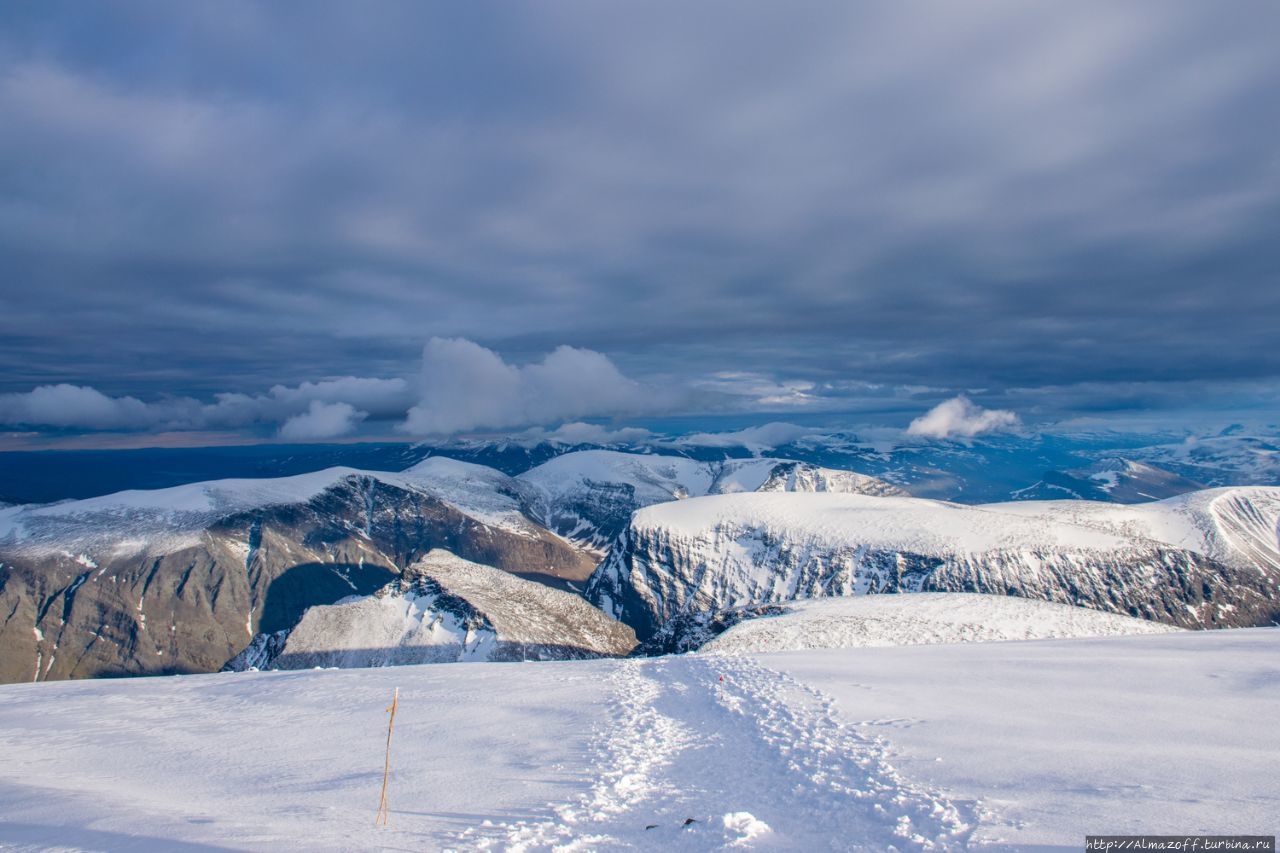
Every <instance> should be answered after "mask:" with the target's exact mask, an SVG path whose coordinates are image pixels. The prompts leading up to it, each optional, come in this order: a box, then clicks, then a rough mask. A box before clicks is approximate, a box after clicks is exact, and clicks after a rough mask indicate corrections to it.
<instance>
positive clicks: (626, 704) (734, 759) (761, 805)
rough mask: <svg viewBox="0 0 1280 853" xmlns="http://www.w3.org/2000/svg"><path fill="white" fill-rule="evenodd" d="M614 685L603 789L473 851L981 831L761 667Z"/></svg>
mask: <svg viewBox="0 0 1280 853" xmlns="http://www.w3.org/2000/svg"><path fill="white" fill-rule="evenodd" d="M612 682H613V683H612V685H611V694H612V699H611V704H612V707H611V714H610V716H611V721H610V723H609V725H608V726H607V727H604V728H602V730H600V731H598V732H597V733H596V737H595V746H594V757H593V765H594V767H595V770H596V782H595V784H594V785H592V787H591V788H590V790H589V791H587V792H586V793H585V794H582V795H580V796H579V797H577V798H575V799H573V800H571V801H570V802H566V803H560V804H553V805H551V806H549V807H548V812H547V816H546V817H545V818H544V819H542V820H540V821H521V822H515V823H510V824H502V825H494V826H488V827H481V828H477V829H474V830H468V831H467V832H466V833H464V834H463V835H462V836H461V837H460V838H459V839H458V840H459V842H460V843H461V844H462V845H464V846H468V847H471V848H474V849H486V850H509V851H522V852H523V851H530V853H532V851H565V853H569V851H588V850H626V849H641V850H645V849H664V850H689V851H694V850H698V851H701V850H735V849H757V850H801V849H803V850H824V849H827V850H877V851H887V850H897V851H948V850H961V849H963V848H964V846H965V841H966V839H967V838H968V835H969V833H970V832H971V831H972V828H973V825H974V823H975V819H974V816H973V807H972V804H956V803H952V802H950V801H949V800H947V799H946V798H944V797H942V796H941V795H940V794H938V793H936V792H932V791H929V790H927V789H926V788H923V787H920V786H916V785H913V784H911V783H909V782H907V781H906V780H904V779H903V778H902V777H901V776H900V775H899V774H898V773H897V772H896V771H895V770H894V769H893V768H892V766H891V765H890V764H889V763H888V762H887V760H886V747H885V745H884V744H883V743H881V742H879V741H876V740H869V739H867V738H866V737H863V736H861V735H859V734H858V733H857V732H856V731H855V730H854V729H853V728H852V727H850V726H847V725H845V724H843V723H841V722H840V721H839V719H838V717H837V715H836V713H835V709H834V708H833V707H832V700H831V699H829V698H828V697H826V696H825V695H824V694H822V693H821V692H819V691H816V690H814V689H812V688H810V687H807V686H805V685H802V684H800V683H799V682H797V681H795V680H794V679H792V678H790V677H789V676H786V675H783V674H782V673H779V672H775V671H773V670H770V669H768V668H766V667H763V666H761V665H760V664H758V663H756V662H755V661H752V660H750V659H748V658H744V657H739V656H728V655H725V656H711V655H697V656H694V655H687V656H682V657H671V658H659V659H651V660H628V661H622V662H620V663H619V665H618V668H617V669H616V670H615V672H614V673H613V675H612ZM691 818H692V821H690V819H691Z"/></svg>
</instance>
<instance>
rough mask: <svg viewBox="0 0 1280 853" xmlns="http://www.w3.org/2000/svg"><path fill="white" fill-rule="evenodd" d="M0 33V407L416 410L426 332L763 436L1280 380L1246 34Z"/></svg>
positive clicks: (1100, 29)
mask: <svg viewBox="0 0 1280 853" xmlns="http://www.w3.org/2000/svg"><path fill="white" fill-rule="evenodd" d="M0 16H3V19H4V20H3V26H0V115H2V116H3V117H4V129H3V131H2V132H0V295H2V296H3V301H4V310H3V312H2V313H0V392H6V393H9V394H14V395H24V394H29V393H30V392H31V391H32V389H34V388H35V387H37V386H48V387H53V388H57V387H59V386H62V385H65V386H68V387H73V388H82V389H83V388H86V387H87V388H89V389H90V390H93V391H95V392H102V393H105V394H106V395H108V397H109V398H110V399H111V400H116V401H120V400H122V399H124V398H128V397H135V398H137V401H141V402H142V403H143V404H145V405H147V406H153V407H154V406H156V405H159V404H160V403H161V402H162V400H161V398H162V397H164V396H165V395H168V397H169V398H170V399H183V400H190V401H191V402H190V403H189V404H188V403H184V404H183V405H184V406H188V409H189V408H190V406H197V407H210V406H217V405H219V402H218V401H219V400H220V399H221V398H216V397H214V395H215V394H216V393H219V392H224V393H229V392H239V393H241V394H244V395H247V396H248V397H250V398H260V397H261V398H270V394H271V392H270V391H269V390H268V389H271V388H272V387H273V386H276V385H280V386H282V387H289V388H298V387H301V386H302V385H303V383H305V382H309V381H311V382H314V381H317V380H321V379H325V378H329V379H335V378H341V377H353V376H354V377H381V378H384V379H388V380H400V381H402V382H404V383H406V385H405V387H406V388H410V387H411V386H412V387H416V384H415V383H417V382H418V381H419V379H418V377H419V374H420V368H421V359H420V355H421V352H422V347H423V345H424V342H426V341H427V340H429V339H430V338H432V337H435V336H439V337H442V338H455V337H462V338H467V339H469V340H472V341H476V342H478V343H479V344H482V345H484V346H487V347H491V348H493V349H495V350H497V352H498V353H499V354H500V355H501V356H502V357H503V358H504V359H506V362H507V363H506V364H505V366H506V367H508V368H511V369H520V368H522V366H524V367H527V366H531V365H536V364H538V363H539V360H540V359H543V358H544V357H545V355H546V354H547V353H550V352H553V351H554V350H556V348H557V347H559V346H562V345H568V346H571V347H577V348H585V349H589V350H595V351H598V352H600V353H604V354H605V355H607V356H608V357H609V358H610V359H611V362H610V368H611V369H615V370H617V369H619V368H620V370H621V374H625V375H626V376H629V377H633V378H636V379H640V380H646V381H648V382H650V383H654V384H656V383H658V382H670V383H674V384H677V385H688V384H690V383H693V384H694V385H695V386H697V387H702V388H707V387H711V386H714V387H715V388H716V389H717V393H721V394H723V395H727V397H725V398H722V397H714V396H713V398H712V404H713V405H721V404H724V402H723V400H724V399H732V398H733V396H734V395H735V394H736V395H737V396H738V397H739V398H740V399H742V400H745V401H747V402H746V403H745V404H746V405H758V406H761V407H766V408H767V407H769V406H779V407H804V406H822V405H839V404H840V403H841V402H842V401H844V402H852V401H856V400H857V399H859V398H861V397H863V396H868V395H869V396H870V397H873V398H874V397H876V396H877V395H880V396H883V397H885V398H897V399H911V398H912V395H911V394H910V392H905V391H901V390H895V389H902V388H904V387H907V386H915V385H928V386H932V387H934V388H938V389H941V390H939V391H938V393H936V394H933V395H932V396H929V397H928V405H924V406H923V408H928V406H929V405H932V404H934V403H936V402H938V401H940V400H942V399H946V398H948V397H951V396H954V393H955V392H958V391H963V390H966V389H974V388H979V389H987V390H988V392H989V393H991V394H994V395H997V396H998V395H1000V394H1003V393H1005V392H1006V391H1008V392H1010V393H1013V391H1014V389H1020V388H1021V389H1026V388H1035V387H1054V388H1059V389H1064V388H1070V387H1076V388H1079V389H1086V390H1087V389H1099V388H1103V387H1107V386H1109V385H1110V384H1117V385H1121V384H1126V385H1134V387H1138V386H1142V387H1145V386H1144V385H1143V383H1151V382H1169V383H1186V382H1222V381H1226V380H1247V381H1248V382H1251V383H1260V384H1261V387H1267V383H1272V384H1274V383H1275V382H1276V380H1277V377H1278V376H1280V347H1278V346H1276V343H1277V340H1276V334H1275V332H1274V322H1273V319H1272V318H1274V317H1276V316H1280V295H1278V294H1280V287H1277V286H1276V284H1277V282H1276V274H1277V269H1278V267H1280V249H1277V247H1276V245H1275V243H1274V239H1273V236H1272V235H1273V234H1274V233H1275V230H1276V226H1277V225H1278V224H1280V159H1278V158H1277V155H1276V152H1277V151H1280V112H1278V111H1277V110H1275V109H1274V103H1273V102H1274V93H1275V91H1276V90H1277V84H1280V54H1277V52H1276V51H1275V49H1274V45H1275V41H1276V36H1277V34H1280V11H1278V10H1277V7H1276V6H1275V5H1274V4H1273V3H1270V2H1258V3H1249V2H1239V3H1228V4H1225V5H1214V6H1209V5H1205V4H1196V3H1190V2H1187V3H1172V4H1162V5H1161V7H1160V9H1159V10H1158V14H1157V12H1156V10H1153V9H1152V8H1150V7H1145V6H1137V5H1131V4H1116V3H1055V4H1034V5H1028V4H1022V3H995V2H991V3H970V4H963V5H956V4H943V3H937V4H931V5H921V4H900V3H889V2H883V3H859V4H842V3H815V4H802V5H800V6H794V5H792V6H787V7H785V8H784V7H782V6H778V5H772V4H769V5H759V6H754V7H752V6H747V7H744V6H743V5H742V4H737V3H734V4H728V3H724V4H718V3H711V4H698V5H696V6H689V5H688V4H648V3H646V4H640V3H636V4H595V3H580V4H575V3H569V4H556V5H554V6H550V7H548V6H545V5H539V6H535V5H534V4H511V3H468V4H426V3H372V4H360V5H353V4H336V3H334V4H322V3H309V4H305V6H303V5H290V4H265V3H237V2H220V3H193V4H165V3H156V4H151V3H141V2H139V3H121V4H94V5H92V6H88V7H86V6H84V5H83V4H58V3H26V4H23V3H14V4H8V5H6V7H5V8H4V9H3V11H0ZM615 365H616V367H615ZM504 375H505V374H504ZM726 376H727V377H728V378H725V377H726ZM735 376H737V378H734V377H735ZM717 377H719V378H717ZM743 377H746V378H745V379H744V378H743ZM628 381H629V380H628ZM859 382H862V383H870V384H871V385H874V386H877V387H878V388H881V390H879V391H876V392H874V393H873V392H869V391H867V389H866V388H865V387H862V386H858V385H857V383H859ZM699 383H701V384H700V385H699ZM850 383H853V384H850ZM1179 387H1181V386H1179ZM1018 393H1022V392H1018ZM60 394H61V395H62V396H58V395H54V396H53V397H52V398H51V399H52V400H53V402H54V403H65V404H68V405H71V404H74V403H76V402H77V401H78V402H79V403H80V404H83V405H85V406H86V407H87V408H86V411H97V412H98V417H100V419H103V420H102V422H103V423H108V422H110V423H115V424H117V425H120V426H121V427H122V428H123V426H124V425H127V424H136V423H138V422H139V418H140V417H141V416H140V415H138V414H137V412H136V411H134V410H132V409H130V408H129V406H130V405H131V404H127V403H121V404H120V405H122V406H124V407H125V408H124V409H121V408H120V407H119V406H114V407H113V406H111V405H107V406H106V407H104V406H103V405H102V403H101V401H99V400H95V399H90V397H87V396H85V395H84V394H83V393H81V392H69V391H65V390H64V391H62V392H60ZM77 395H79V396H77ZM622 396H623V397H627V395H626V394H622ZM1123 396H1124V395H1115V394H1112V395H1107V394H1101V395H1100V396H1099V397H1098V398H1097V399H1098V400H1118V399H1122V398H1123ZM1087 397H1088V395H1087V394H1086V393H1084V391H1082V392H1081V393H1080V394H1076V395H1071V394H1065V396H1064V399H1070V400H1071V401H1072V402H1073V403H1075V402H1081V403H1087V399H1086V398H1087ZM597 398H598V395H597V396H596V397H593V398H592V399H597ZM9 399H10V400H11V401H16V400H20V399H24V398H21V397H10V398H9ZM716 401H719V402H716ZM418 402H419V401H418V399H417V398H416V397H415V396H414V393H413V392H411V391H409V392H405V395H403V397H402V398H401V399H398V400H397V402H396V403H395V405H392V406H389V407H388V408H389V409H397V408H398V416H400V417H404V416H406V415H407V411H408V409H409V408H411V407H412V406H414V405H417V404H418ZM627 402H629V399H627V400H621V401H619V402H618V405H619V406H621V405H623V404H624V403H627ZM986 402H987V403H989V404H990V403H998V402H1005V401H1003V400H1000V399H995V398H991V399H987V400H986ZM90 403H92V404H93V405H89V404H90ZM313 403H314V407H313ZM12 405H14V406H16V405H17V403H16V402H15V403H12ZM340 405H343V406H347V407H348V408H338V406H340ZM566 405H568V404H567V402H566ZM94 406H97V409H94ZM291 406H292V407H291V408H289V407H286V408H280V407H277V408H275V409H272V410H271V417H272V418H277V419H286V418H287V419H295V420H290V421H289V422H290V423H293V424H294V426H293V427H292V428H291V430H293V431H295V432H296V433H297V434H298V435H303V434H316V435H320V434H326V433H327V434H336V433H335V432H334V431H336V430H347V429H350V428H353V427H354V425H355V424H357V423H358V422H359V421H360V420H361V413H366V414H368V416H369V417H373V418H375V419H376V418H380V417H384V418H387V419H393V418H394V417H396V416H397V415H394V414H390V413H384V414H379V413H378V412H373V411H371V410H370V409H369V408H367V407H366V406H364V405H362V403H361V401H359V400H356V399H340V398H332V399H319V398H315V399H306V400H299V401H295V403H292V404H291ZM55 408H56V407H55ZM464 408H465V407H464ZM526 408H527V407H526ZM569 408H572V407H571V406H570V407H569ZM471 410H473V411H478V409H475V408H474V407H472V409H471ZM152 411H153V412H154V411H155V410H154V409H152ZM184 411H186V410H184ZM191 411H194V410H191ZM201 411H204V409H201ZM591 411H597V409H591ZM508 414H510V413H508ZM179 415H181V417H186V418H187V419H188V420H189V421H190V422H191V423H193V424H196V423H206V422H207V421H208V416H207V413H206V414H205V415H200V416H195V415H191V414H190V413H189V412H188V413H187V414H185V415H182V414H181V413H179ZM179 415H173V416H172V417H168V418H166V419H164V420H163V423H164V424H170V425H171V424H173V423H177V422H179V421H180V416H179ZM510 417H514V415H510ZM510 417H508V418H507V420H510ZM525 417H526V418H528V417H532V414H528V415H526V416H525ZM112 418H114V419H115V420H112ZM130 418H132V420H130ZM296 419H301V420H296ZM143 420H145V418H144V419H143ZM427 421H430V422H432V423H438V422H437V421H431V418H430V417H428V418H427Z"/></svg>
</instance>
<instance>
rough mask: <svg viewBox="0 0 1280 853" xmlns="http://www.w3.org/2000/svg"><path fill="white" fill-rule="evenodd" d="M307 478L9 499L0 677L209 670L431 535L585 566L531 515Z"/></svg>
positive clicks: (475, 549) (578, 575)
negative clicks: (299, 482)
mask: <svg viewBox="0 0 1280 853" xmlns="http://www.w3.org/2000/svg"><path fill="white" fill-rule="evenodd" d="M322 473H323V472H322ZM315 479H316V478H315V477H312V478H311V481H309V482H308V483H306V484H303V485H305V486H306V488H302V489H301V490H300V491H298V490H295V491H290V490H287V489H286V490H284V492H283V493H281V494H267V495H266V497H265V499H267V500H269V501H279V500H283V501H284V502H272V503H269V504H268V505H265V506H253V505H252V504H253V503H255V502H256V501H258V500H261V499H263V497H262V496H261V495H259V494H257V493H255V494H254V495H250V496H249V497H248V498H245V493H244V491H243V489H240V488H239V487H238V486H237V487H236V488H231V487H217V486H218V484H212V485H209V484H205V485H203V486H201V487H200V488H201V489H203V490H204V491H199V490H196V489H195V487H181V488H180V489H175V490H164V492H155V493H123V495H124V496H123V497H120V496H113V498H112V499H95V500H93V501H82V502H73V503H70V504H62V505H55V506H52V507H43V508H16V509H12V508H11V509H10V510H7V511H6V512H7V513H9V516H8V518H6V519H5V521H7V522H8V527H7V533H4V534H0V648H2V649H3V650H4V651H3V654H2V655H0V681H6V682H11V681H31V680H47V679H59V678H89V677H97V676H111V675H145V674H160V673H176V672H210V671H216V670H217V669H218V668H219V667H221V666H222V665H223V664H224V663H225V662H226V661H227V660H228V659H229V658H231V657H232V656H234V655H236V654H237V653H238V652H240V651H241V650H243V649H244V648H245V647H246V646H247V645H248V644H249V642H250V641H251V640H252V639H253V637H254V636H255V635H257V634H258V633H268V634H269V633H273V632H275V631H279V630H283V629H287V628H291V627H293V625H294V624H296V623H297V621H298V619H299V618H301V616H302V613H303V612H304V611H305V610H306V608H307V607H310V606H312V605H316V604H329V603H332V602H334V601H337V600H339V599H341V598H343V597H344V596H348V595H353V594H355V595H367V594H370V593H372V592H374V591H376V590H378V589H380V588H382V587H383V586H385V585H386V584H387V583H388V582H389V581H391V580H393V579H395V578H396V577H397V576H398V575H399V572H400V570H401V569H402V568H403V567H404V566H407V565H409V564H411V563H413V562H414V561H416V560H418V559H419V558H420V557H422V556H423V555H425V554H426V553H428V552H429V551H430V550H431V549H432V548H436V547H443V548H448V549H450V550H451V551H454V552H455V553H458V554H460V555H462V556H464V557H466V558H468V559H472V560H476V561H478V562H483V563H486V564H489V565H492V566H496V567H498V568H500V569H503V570H506V571H510V572H513V573H517V574H520V575H523V576H525V577H528V578H531V579H535V580H539V581H543V582H546V583H549V584H555V585H564V584H566V583H569V582H572V581H581V580H583V579H585V578H586V577H587V575H588V574H589V573H590V572H591V569H592V568H593V566H594V560H593V559H592V557H591V556H590V555H587V554H585V553H583V552H582V551H581V550H579V549H577V548H575V547H573V546H572V545H571V544H570V543H567V542H565V541H564V540H563V539H560V538H559V537H556V536H554V535H552V534H550V533H549V532H547V531H545V530H543V529H541V528H540V527H538V526H537V525H536V524H534V523H532V522H531V521H528V520H524V521H523V523H521V524H518V525H514V524H511V523H500V522H501V520H494V519H485V518H478V517H476V516H475V515H472V514H468V513H466V512H463V511H462V510H460V509H459V508H457V507H455V506H453V505H451V504H449V503H446V502H444V501H442V500H440V499H439V498H437V497H434V496H432V495H431V494H428V493H426V492H425V491H423V490H421V489H419V488H416V487H415V486H414V485H413V484H412V483H409V482H403V481H401V482H386V481H384V480H382V479H380V478H379V477H376V476H374V475H370V474H365V473H359V472H351V473H344V472H341V471H339V472H336V473H331V476H329V477H328V478H327V480H323V479H322V481H321V482H319V483H317V482H315ZM244 482H252V481H244ZM274 482H278V481H264V483H274ZM295 485H296V484H295ZM215 487H217V488H215ZM255 488H259V489H261V488H265V486H256V485H255ZM220 489H221V490H220ZM197 492H198V493H197ZM112 500H114V503H113V502H112ZM246 504H248V506H246ZM508 521H509V520H508Z"/></svg>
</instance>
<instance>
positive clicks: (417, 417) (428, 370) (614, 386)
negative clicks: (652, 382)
mask: <svg viewBox="0 0 1280 853" xmlns="http://www.w3.org/2000/svg"><path fill="white" fill-rule="evenodd" d="M420 390H421V398H420V400H419V402H418V404H417V405H416V406H414V407H413V408H411V409H410V410H409V414H408V417H407V418H406V420H405V422H404V424H403V425H402V426H401V429H402V430H403V431H404V432H407V433H410V434H411V435H448V434H452V433H457V432H463V431H465V430H471V429H498V428H502V427H514V426H525V425H538V424H550V423H555V422H557V421H564V420H572V419H575V418H584V417H593V416H604V415H621V414H634V413H637V412H642V411H648V410H652V409H653V408H654V407H655V400H654V397H653V394H652V392H649V391H647V390H646V389H645V388H644V387H643V386H641V385H640V384H639V383H637V382H634V381H633V380H631V379H628V378H627V377H626V376H623V375H622V373H621V372H620V371H619V370H618V368H617V367H615V366H614V364H613V362H611V361H610V360H609V359H608V358H607V357H606V356H604V355H603V354H601V353H598V352H595V351H593V350H587V349H575V348H574V347H568V346H562V347H558V348H556V349H555V350H554V351H552V352H551V353H549V354H548V355H547V356H546V357H545V358H543V360H542V361H540V362H536V363H534V364H528V365H524V366H516V365H511V364H507V363H506V362H505V361H503V360H502V357H501V356H499V355H498V354H497V353H495V352H494V351H493V350H489V349H485V348H484V347H482V346H480V345H479V344H476V343H474V342H472V341H469V340H466V339H464V338H432V339H431V340H430V341H428V342H427V345H426V347H425V348H424V349H423V353H422V377H421V386H420Z"/></svg>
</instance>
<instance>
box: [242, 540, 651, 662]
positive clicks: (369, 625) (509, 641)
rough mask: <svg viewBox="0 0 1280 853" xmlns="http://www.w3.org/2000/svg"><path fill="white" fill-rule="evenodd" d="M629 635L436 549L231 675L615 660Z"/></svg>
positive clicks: (322, 612)
mask: <svg viewBox="0 0 1280 853" xmlns="http://www.w3.org/2000/svg"><path fill="white" fill-rule="evenodd" d="M635 644H636V638H635V632H634V631H632V630H631V629H630V628H628V627H626V626H625V625H623V624H621V623H619V622H616V621H614V620H612V619H610V618H609V617H607V616H605V615H604V614H603V613H601V612H600V611H599V610H597V609H596V608H594V607H592V606H591V605H590V604H587V603H586V602H585V601H583V600H582V598H581V597H579V596H576V595H573V594H571V593H567V592H562V591H560V590H556V589H552V588H550V587H548V586H546V585H543V584H536V583H531V582H529V581H526V580H521V579H520V578H518V577H516V576H514V575H512V574H509V573H506V572H502V571H499V570H498V569H494V568H490V567H489V566H482V565H479V564H477V563H472V562H469V561H466V560H462V559H459V558H458V557H455V556H454V555H453V554H450V553H448V552H446V551H443V550H435V551H432V552H431V553H430V554H428V555H427V556H426V558H424V559H422V560H420V561H418V562H416V563H414V564H413V565H412V566H410V567H409V568H408V569H406V570H405V573H404V575H403V576H402V577H401V578H399V579H398V580H396V581H393V582H392V583H390V584H388V585H387V586H385V587H383V588H382V589H380V590H378V591H377V592H376V593H374V594H373V595H370V596H364V597H352V598H350V599H348V600H346V601H343V602H341V603H338V604H333V605H327V606H324V605H322V606H316V607H312V608H310V609H309V610H307V612H306V614H305V615H304V616H303V617H302V620H301V621H300V622H299V623H298V625H297V627H295V628H294V629H293V630H292V631H290V632H288V633H287V634H286V632H279V633H278V634H275V635H270V636H267V635H262V636H260V637H259V638H258V640H257V641H256V642H255V643H254V645H253V646H252V647H251V648H250V649H247V650H246V652H244V653H242V654H241V655H239V656H237V658H236V659H235V660H233V661H232V662H231V663H230V664H229V666H228V668H229V669H233V670H234V669H247V668H249V667H251V666H252V667H255V668H258V669H308V668H311V667H316V666H337V667H344V668H350V667H363V666H396V665H402V664H420V663H446V662H453V661H519V660H571V659H579V658H591V657H602V656H620V655H625V654H627V653H628V652H630V651H631V649H632V648H633V647H634V646H635Z"/></svg>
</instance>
